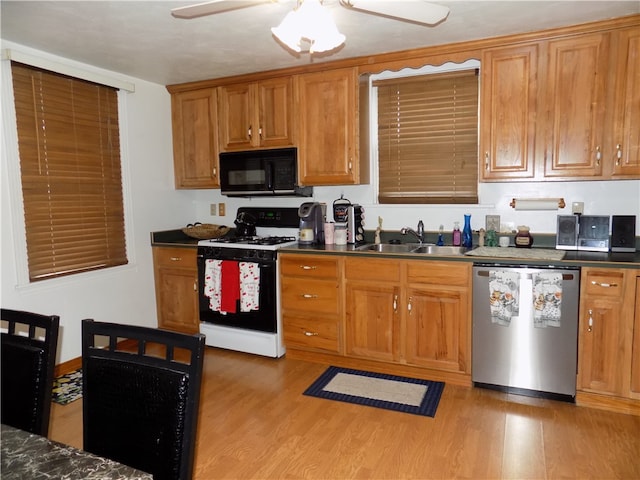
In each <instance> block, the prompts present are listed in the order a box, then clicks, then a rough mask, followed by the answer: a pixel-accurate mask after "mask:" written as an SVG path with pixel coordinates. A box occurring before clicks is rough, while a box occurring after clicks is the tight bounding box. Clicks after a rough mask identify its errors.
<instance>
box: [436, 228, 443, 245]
mask: <svg viewBox="0 0 640 480" xmlns="http://www.w3.org/2000/svg"><path fill="white" fill-rule="evenodd" d="M436 245H439V246H442V245H444V225H440V232H439V233H438V241H437V242H436Z"/></svg>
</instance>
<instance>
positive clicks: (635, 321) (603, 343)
mask: <svg viewBox="0 0 640 480" xmlns="http://www.w3.org/2000/svg"><path fill="white" fill-rule="evenodd" d="M580 292H581V297H580V321H579V335H578V339H579V340H578V352H579V358H578V395H577V401H578V403H582V404H587V405H592V406H604V407H605V408H609V409H612V410H620V411H624V412H635V413H637V414H640V402H637V401H633V400H632V399H640V353H638V352H639V351H640V333H639V332H638V331H639V329H640V313H639V312H640V271H638V270H633V269H616V268H612V269H608V268H596V267H584V268H583V269H582V276H581V289H580ZM621 400H622V401H621ZM624 400H629V401H628V402H626V401H624Z"/></svg>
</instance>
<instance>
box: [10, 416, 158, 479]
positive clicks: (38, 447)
mask: <svg viewBox="0 0 640 480" xmlns="http://www.w3.org/2000/svg"><path fill="white" fill-rule="evenodd" d="M1 452H2V454H1V457H2V460H1V465H2V478H3V480H25V479H29V478H64V479H66V480H92V479H95V480H98V479H99V480H125V479H130V480H147V479H148V480H152V479H153V476H152V475H151V474H149V473H144V472H141V471H140V470H136V469H134V468H131V467H128V466H126V465H122V464H121V463H118V462H114V461H113V460H109V459H106V458H102V457H99V456H97V455H93V454H91V453H88V452H85V451H83V450H78V449H77V448H74V447H71V446H69V445H64V444H62V443H58V442H54V441H52V440H49V439H47V438H45V437H41V436H40V435H34V434H32V433H28V432H25V431H23V430H18V429H17V428H13V427H10V426H8V425H4V424H3V425H2V447H1Z"/></svg>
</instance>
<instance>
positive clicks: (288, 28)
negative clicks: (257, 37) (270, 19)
mask: <svg viewBox="0 0 640 480" xmlns="http://www.w3.org/2000/svg"><path fill="white" fill-rule="evenodd" d="M297 17H298V12H297V11H296V10H293V11H292V12H289V13H287V16H286V17H284V19H283V20H282V22H280V25H278V26H277V27H273V28H272V29H271V33H273V34H274V35H275V37H276V38H277V39H278V40H279V41H280V42H282V43H283V44H284V45H286V46H287V47H288V48H290V49H291V50H293V51H295V52H301V51H302V49H301V48H300V40H301V29H300V22H299V20H298V18H297Z"/></svg>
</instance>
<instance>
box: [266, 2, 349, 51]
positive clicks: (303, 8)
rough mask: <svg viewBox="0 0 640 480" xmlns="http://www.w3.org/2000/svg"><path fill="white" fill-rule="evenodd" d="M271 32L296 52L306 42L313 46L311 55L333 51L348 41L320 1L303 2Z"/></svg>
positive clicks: (310, 49)
mask: <svg viewBox="0 0 640 480" xmlns="http://www.w3.org/2000/svg"><path fill="white" fill-rule="evenodd" d="M271 32H272V33H273V34H274V35H275V37H276V38H277V39H278V40H279V41H280V42H282V43H283V44H284V45H286V46H287V47H288V48H290V49H291V50H293V51H295V52H301V51H302V49H301V44H302V42H305V41H306V42H309V43H310V45H311V46H310V48H309V53H315V52H326V51H329V50H333V49H335V48H337V47H339V46H340V45H342V44H343V43H344V42H345V40H346V37H345V36H344V35H342V34H341V33H340V32H339V31H338V27H336V24H335V23H334V21H333V19H332V18H331V15H330V14H329V12H327V10H326V9H324V8H323V7H322V5H321V3H320V0H302V1H301V4H300V5H299V6H298V8H297V9H295V10H294V11H293V12H289V13H288V14H287V16H286V17H285V18H284V20H282V22H281V23H280V25H279V26H278V27H275V28H272V29H271Z"/></svg>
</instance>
